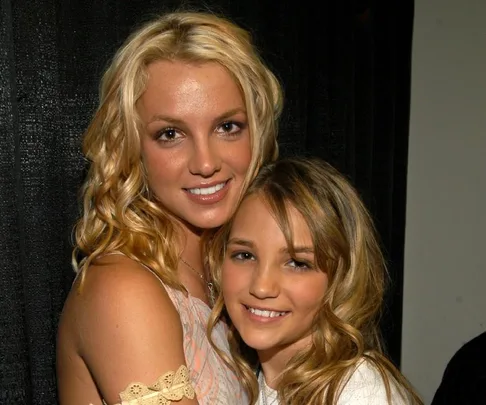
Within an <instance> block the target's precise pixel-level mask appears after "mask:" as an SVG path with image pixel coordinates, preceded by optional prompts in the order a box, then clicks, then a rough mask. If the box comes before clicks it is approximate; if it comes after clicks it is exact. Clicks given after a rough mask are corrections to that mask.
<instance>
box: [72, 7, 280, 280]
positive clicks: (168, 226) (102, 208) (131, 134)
mask: <svg viewBox="0 0 486 405" xmlns="http://www.w3.org/2000/svg"><path fill="white" fill-rule="evenodd" d="M159 60H171V61H174V60H177V61H183V62H187V63H195V64H199V63H206V62H215V63H219V64H220V65H222V66H223V67H225V68H226V69H227V71H228V72H229V73H230V75H231V76H232V77H233V79H234V80H235V82H236V83H237V85H238V87H239V88H240V90H241V93H242V97H243V99H244V102H245V106H246V110H247V116H248V120H249V131H250V136H251V142H252V159H251V163H250V166H249V169H248V173H247V177H246V180H245V183H244V186H243V190H244V189H245V188H246V187H247V185H248V184H249V182H250V180H251V179H252V178H253V177H254V175H255V174H256V172H257V171H258V169H259V168H260V166H261V165H262V164H263V163H265V162H269V161H272V160H274V159H275V158H276V156H277V153H278V148H277V141H276V136H277V122H278V118H279V115H280V113H281V109H282V90H281V87H280V84H279V82H278V80H277V79H276V77H275V76H274V75H273V73H272V72H271V71H270V70H269V69H268V68H267V66H266V65H265V64H264V62H263V60H262V59H261V57H260V56H259V55H258V53H257V50H256V49H255V46H254V45H253V43H252V41H251V37H250V34H249V33H248V32H247V31H245V30H244V29H242V28H240V27H238V26H237V25H235V24H233V23H232V22H230V21H229V20H227V19H225V18H222V17H218V16H216V15H213V14H211V13H207V12H174V13H168V14H165V15H163V16H161V17H159V18H157V19H155V20H153V21H150V22H148V23H145V24H144V25H143V26H141V27H140V28H139V29H138V30H137V31H135V32H134V33H133V34H132V35H131V36H130V37H129V38H128V39H127V41H126V42H125V44H124V45H123V46H122V47H121V48H120V49H119V50H118V52H117V53H116V54H115V56H114V58H113V60H112V62H111V64H110V66H109V67H108V69H107V70H106V72H105V74H104V76H103V79H102V83H101V89H100V105H99V108H98V110H97V111H96V113H95V115H94V117H93V119H92V121H91V124H90V125H89V127H88V129H87V131H86V133H85V136H84V141H83V153H84V155H85V156H86V158H87V160H88V161H89V163H90V168H89V172H88V174H87V178H86V180H85V182H84V185H83V187H82V190H81V192H82V196H83V214H82V217H81V218H80V219H79V221H78V223H77V224H76V226H75V229H74V235H75V241H76V247H75V249H74V252H73V265H74V267H75V269H76V271H80V270H82V269H83V268H86V267H87V266H88V265H89V264H90V263H91V262H92V261H93V260H94V259H95V258H96V257H98V256H99V255H101V254H104V253H108V252H113V251H118V252H123V253H124V254H125V255H127V256H128V257H130V258H132V259H134V260H137V261H139V262H141V263H143V264H145V265H146V266H148V267H150V268H151V269H153V270H154V271H156V272H157V273H158V275H159V276H160V277H161V278H162V280H163V281H164V282H165V283H167V285H169V286H172V287H174V288H182V286H181V285H180V283H179V282H178V281H177V277H176V274H175V272H176V269H177V262H178V256H179V254H180V252H179V251H178V250H179V249H178V244H177V239H176V235H177V233H176V228H175V227H176V226H177V225H176V221H174V218H173V217H172V214H171V213H170V212H168V211H167V210H165V209H164V207H162V206H161V205H160V204H159V203H158V202H157V201H156V200H157V199H156V196H154V195H152V193H151V191H150V189H149V187H148V183H147V178H146V173H145V168H144V165H143V161H142V158H141V136H142V135H143V134H142V131H143V130H141V129H140V128H141V123H140V118H139V115H138V113H137V109H136V103H137V100H138V99H139V98H140V97H141V95H142V94H143V92H144V91H145V88H146V83H147V79H148V77H147V66H148V65H149V64H150V63H152V62H155V61H159ZM162 269H163V270H162Z"/></svg>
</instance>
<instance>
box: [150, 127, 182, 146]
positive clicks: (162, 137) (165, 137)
mask: <svg viewBox="0 0 486 405" xmlns="http://www.w3.org/2000/svg"><path fill="white" fill-rule="evenodd" d="M155 137H156V139H157V140H158V141H160V142H165V143H169V142H174V141H176V140H177V139H179V138H181V137H182V135H181V134H180V133H179V132H178V131H177V129H175V128H164V129H162V130H160V131H158V132H157V133H156V136H155Z"/></svg>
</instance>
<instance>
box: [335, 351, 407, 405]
mask: <svg viewBox="0 0 486 405" xmlns="http://www.w3.org/2000/svg"><path fill="white" fill-rule="evenodd" d="M385 373H386V372H385ZM385 378H386V379H387V381H388V383H389V386H390V399H391V402H390V403H389V402H388V396H387V389H386V386H387V385H386V382H385V379H384V376H383V375H382V373H381V372H380V370H379V369H378V367H377V366H376V364H375V363H374V362H373V361H372V360H370V359H368V358H363V359H361V360H360V361H359V363H358V364H357V366H356V367H355V369H354V370H353V371H352V372H351V373H350V375H349V377H348V379H347V381H346V383H345V385H344V386H343V389H342V391H341V394H340V396H339V400H338V402H337V405H343V404H349V405H388V404H390V405H406V404H409V402H408V401H407V400H406V393H403V392H402V390H401V389H400V387H399V386H398V385H397V383H396V382H395V380H394V378H393V377H392V376H391V375H388V374H387V373H386V374H385Z"/></svg>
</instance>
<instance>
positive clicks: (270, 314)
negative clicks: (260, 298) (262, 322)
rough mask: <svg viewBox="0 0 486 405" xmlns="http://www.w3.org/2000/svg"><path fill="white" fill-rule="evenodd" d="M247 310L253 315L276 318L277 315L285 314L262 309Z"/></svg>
mask: <svg viewBox="0 0 486 405" xmlns="http://www.w3.org/2000/svg"><path fill="white" fill-rule="evenodd" d="M248 310H249V311H250V312H251V313H252V314H255V315H258V316H263V317H265V318H276V317H277V316H282V315H285V312H275V311H264V310H262V309H256V308H250V307H248Z"/></svg>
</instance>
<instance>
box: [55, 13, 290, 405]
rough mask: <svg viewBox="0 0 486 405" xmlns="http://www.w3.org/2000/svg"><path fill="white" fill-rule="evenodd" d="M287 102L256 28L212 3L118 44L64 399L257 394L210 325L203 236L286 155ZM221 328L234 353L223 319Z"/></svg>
mask: <svg viewBox="0 0 486 405" xmlns="http://www.w3.org/2000/svg"><path fill="white" fill-rule="evenodd" d="M281 103H282V99H281V89H280V85H279V83H278V81H277V80H276V78H275V76H274V75H273V74H272V72H271V71H270V70H269V69H268V68H267V67H266V66H265V64H264V63H263V61H262V59H261V58H260V57H259V56H258V54H257V52H256V50H255V48H254V46H253V45H252V42H251V39H250V36H249V35H248V33H247V32H246V31H244V30H243V29H241V28H239V27H238V26H236V25H234V24H232V23H231V22H230V21H228V20H226V19H224V18H220V17H217V16H215V15H212V14H208V13H191V12H176V13H170V14H167V15H163V16H161V17H160V18H157V19H155V20H153V21H150V22H148V23H146V24H144V25H143V26H141V27H140V28H139V29H138V30H136V31H135V32H134V33H133V34H132V35H131V36H130V37H129V38H128V39H127V41H126V42H125V44H124V45H123V46H122V47H121V48H120V49H119V51H118V52H117V53H116V55H115V56H114V58H113V61H112V62H111V65H110V66H109V68H108V69H107V71H106V73H105V75H104V77H103V80H102V83H101V97H100V105H99V108H98V110H97V111H96V113H95V115H94V117H93V119H92V122H91V124H90V126H89V128H88V130H87V132H86V134H85V137H84V143H83V150H84V154H85V156H86V159H87V160H88V161H89V163H90V169H89V173H88V176H87V178H86V181H85V184H84V186H83V188H82V201H83V212H82V216H81V218H80V220H79V222H78V223H77V225H76V228H75V239H76V248H75V251H74V254H73V258H74V266H75V269H76V271H77V272H78V276H77V279H76V281H75V283H74V285H73V288H72V291H71V292H70V294H69V296H68V298H67V301H66V303H65V307H64V310H63V314H62V317H61V321H60V325H59V334H58V343H57V377H58V387H59V399H60V404H61V405H78V404H79V405H87V404H89V403H91V404H93V405H101V404H102V403H103V404H110V405H111V404H115V403H121V404H170V403H172V402H177V403H178V404H180V405H194V404H207V405H209V404H211V405H213V404H232V405H233V404H235V405H238V404H245V405H246V404H247V403H248V399H247V397H246V393H245V391H244V390H243V389H242V386H241V384H240V382H239V380H238V378H237V376H236V375H235V374H234V372H233V371H232V370H231V369H230V368H229V367H228V366H227V365H226V364H225V363H224V362H223V361H222V360H221V358H220V357H219V356H218V355H217V354H216V352H215V351H214V349H213V348H212V346H211V345H210V343H209V340H208V338H207V337H206V334H205V331H206V327H207V321H208V317H209V315H210V312H211V308H210V307H211V304H212V302H211V300H212V295H213V286H212V283H211V280H210V279H209V275H208V274H207V273H206V271H205V265H204V262H203V259H202V255H201V251H200V238H201V236H202V235H203V233H204V232H205V231H207V230H210V229H213V228H217V227H219V226H220V225H222V224H223V223H224V222H226V221H227V220H228V219H229V218H230V216H231V215H232V213H233V211H234V209H235V207H236V205H237V203H238V201H239V199H240V197H241V194H242V192H244V190H245V189H246V187H247V184H248V183H249V182H250V180H251V179H252V178H253V177H254V175H255V174H256V173H257V171H258V169H259V168H260V166H261V165H262V164H263V163H265V162H268V161H272V160H274V158H275V157H276V155H277V144H276V126H277V120H278V116H279V114H280V110H281ZM213 339H214V341H215V344H216V346H217V347H218V349H219V350H221V351H222V352H224V353H227V354H228V355H229V348H228V342H227V340H226V326H225V324H224V323H223V322H218V323H217V324H216V325H215V326H214V328H213Z"/></svg>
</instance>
